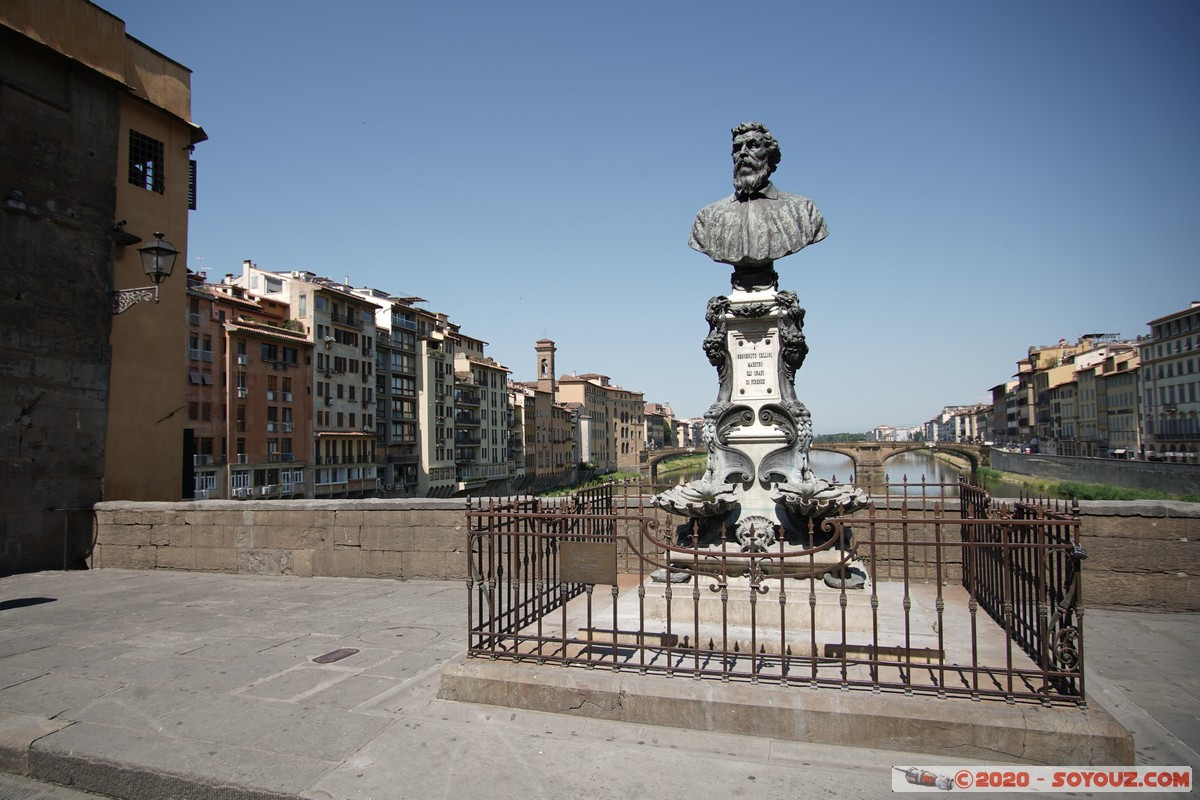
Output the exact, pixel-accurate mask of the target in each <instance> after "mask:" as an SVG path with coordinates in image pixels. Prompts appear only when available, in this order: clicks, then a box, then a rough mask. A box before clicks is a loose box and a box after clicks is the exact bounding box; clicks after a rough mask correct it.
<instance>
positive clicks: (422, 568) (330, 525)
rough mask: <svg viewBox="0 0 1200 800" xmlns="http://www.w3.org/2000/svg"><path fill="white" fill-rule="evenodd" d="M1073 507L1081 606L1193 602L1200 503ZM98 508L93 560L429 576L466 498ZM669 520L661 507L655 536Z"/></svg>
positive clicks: (446, 556) (135, 565) (449, 566)
mask: <svg viewBox="0 0 1200 800" xmlns="http://www.w3.org/2000/svg"><path fill="white" fill-rule="evenodd" d="M630 512H631V513H630V516H633V509H630ZM877 513H878V514H879V516H884V515H885V514H886V515H894V514H895V513H898V511H897V510H895V509H879V510H878V512H877ZM1080 514H1081V520H1082V528H1081V530H1082V534H1081V539H1082V544H1083V547H1084V549H1085V550H1086V551H1087V559H1086V560H1085V561H1084V562H1083V569H1084V572H1083V576H1084V577H1083V604H1084V607H1085V608H1086V607H1095V608H1119V607H1123V606H1129V607H1133V608H1139V609H1143V610H1161V611H1196V610H1200V505H1197V504H1193V503H1173V502H1158V501H1136V502H1083V503H1080ZM95 516H96V544H95V547H94V550H93V553H92V557H91V566H92V567H99V568H103V567H120V568H125V569H185V570H202V571H212V572H235V573H248V574H254V575H299V576H336V577H363V578H404V579H409V578H426V579H437V580H466V576H467V529H466V502H465V501H463V500H437V499H412V500H293V501H268V500H247V501H232V500H231V501H220V500H213V501H205V502H185V503H131V502H107V503H100V504H98V505H97V506H96V510H95ZM861 516H862V515H861V514H860V515H859V518H858V519H852V520H851V521H850V524H851V528H855V527H862V526H864V525H865V522H866V521H865V519H862V518H861ZM669 524H670V520H669V518H665V517H662V516H661V515H660V523H659V527H658V531H659V534H658V535H663V532H665V531H666V530H668V528H667V526H668V525H669ZM920 527H922V528H925V527H926V526H920ZM892 528H895V526H892ZM892 528H888V527H887V526H883V527H881V528H880V529H879V530H877V532H876V537H877V539H878V540H881V541H886V540H889V539H890V540H893V541H899V540H901V539H907V540H908V541H910V542H918V541H920V542H926V541H928V540H930V538H931V536H932V533H931V532H930V531H929V530H919V531H918V530H916V529H915V528H910V529H908V530H900V529H892ZM617 533H618V535H621V536H622V537H628V538H629V540H630V541H633V542H640V538H639V533H638V524H637V522H636V520H634V519H626V520H624V521H622V522H620V523H618V525H617ZM858 535H859V536H861V537H865V536H866V532H865V531H863V532H862V533H860V534H858ZM958 535H959V534H958V526H957V525H955V524H954V523H953V519H947V520H946V525H945V527H944V529H943V531H942V537H943V541H946V540H957V537H958ZM636 549H637V548H634V549H631V548H629V547H628V546H625V545H624V543H623V542H622V543H621V546H619V547H618V568H619V569H620V570H621V571H623V572H626V573H636V572H637V571H638V560H639V556H638V555H637V552H636ZM897 552H899V548H892V552H884V550H883V549H882V548H881V549H880V550H879V552H877V553H876V557H877V558H878V559H879V561H880V564H879V565H878V569H879V570H880V574H881V575H883V576H884V579H888V580H899V579H901V578H902V576H903V567H904V565H902V564H900V563H899V561H898V558H897V555H896V554H897ZM910 553H911V558H910V560H909V563H908V564H907V568H908V574H909V579H910V580H914V581H918V582H928V581H933V580H937V579H938V574H937V571H936V569H935V568H934V566H933V563H934V559H933V557H932V553H933V549H932V548H931V547H929V546H928V545H926V546H919V547H915V548H911V550H910ZM653 555H657V554H652V557H653ZM960 560H961V557H960V555H959V554H958V551H957V550H956V549H955V548H949V549H948V550H947V558H946V560H945V564H944V565H943V571H942V574H941V580H942V581H944V582H946V583H951V582H955V581H958V580H960V579H961V564H960V563H959V562H960ZM652 569H653V567H652V566H651V567H649V568H647V570H646V572H647V573H648V572H650V571H652Z"/></svg>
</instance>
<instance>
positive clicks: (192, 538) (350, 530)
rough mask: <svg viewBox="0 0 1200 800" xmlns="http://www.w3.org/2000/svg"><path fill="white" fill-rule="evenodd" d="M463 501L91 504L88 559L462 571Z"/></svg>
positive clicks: (462, 574)
mask: <svg viewBox="0 0 1200 800" xmlns="http://www.w3.org/2000/svg"><path fill="white" fill-rule="evenodd" d="M465 512H466V502H465V501H464V500H436V499H410V500H293V501H272V500H245V501H237V500H231V501H221V500H210V501H203V502H182V503H132V502H106V503H98V504H97V505H96V507H95V513H96V543H95V546H94V548H93V551H92V557H91V566H92V567H98V568H104V567H111V568H116V567H119V568H122V569H182V570H197V571H204V572H233V573H247V574H252V575H297V576H301V577H312V576H317V577H361V578H404V579H411V578H425V579H434V580H459V579H465V578H466V574H467V571H466V567H467V559H466V549H467V533H466V516H465Z"/></svg>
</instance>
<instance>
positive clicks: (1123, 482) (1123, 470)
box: [991, 450, 1200, 494]
mask: <svg viewBox="0 0 1200 800" xmlns="http://www.w3.org/2000/svg"><path fill="white" fill-rule="evenodd" d="M991 467H992V469H996V470H1000V471H1001V472H1012V473H1015V474H1017V475H1028V476H1029V477H1031V478H1041V479H1044V480H1050V481H1077V482H1079V483H1099V484H1104V485H1107V486H1120V487H1121V488H1124V489H1158V490H1161V491H1164V492H1169V493H1171V494H1200V464H1168V463H1165V462H1161V461H1124V460H1120V459H1115V458H1076V457H1073V456H1045V455H1040V454H1036V453H1035V454H1026V453H1010V452H1008V451H1005V450H992V452H991Z"/></svg>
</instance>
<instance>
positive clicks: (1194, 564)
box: [1079, 500, 1200, 611]
mask: <svg viewBox="0 0 1200 800" xmlns="http://www.w3.org/2000/svg"><path fill="white" fill-rule="evenodd" d="M1079 507H1080V508H1079V510H1080V516H1081V518H1082V520H1083V527H1082V531H1083V537H1082V538H1083V547H1084V549H1085V550H1086V551H1087V559H1086V560H1085V561H1084V562H1083V605H1084V607H1089V606H1093V607H1101V608H1118V607H1122V606H1132V607H1135V608H1140V609H1144V610H1158V611H1200V504H1197V503H1175V502H1164V501H1156V500H1136V501H1126V502H1106V501H1099V500H1092V501H1081V502H1080V504H1079Z"/></svg>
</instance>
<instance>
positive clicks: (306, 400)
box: [185, 274, 312, 500]
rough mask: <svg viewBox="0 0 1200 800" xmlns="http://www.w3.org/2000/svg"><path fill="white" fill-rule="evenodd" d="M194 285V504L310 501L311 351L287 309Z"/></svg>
mask: <svg viewBox="0 0 1200 800" xmlns="http://www.w3.org/2000/svg"><path fill="white" fill-rule="evenodd" d="M188 279H189V286H188V328H189V333H188V350H187V357H188V375H187V383H186V385H185V399H186V401H187V406H188V414H187V417H188V426H189V428H188V429H187V430H189V431H191V438H192V447H191V448H190V450H189V452H190V453H191V464H190V465H185V470H187V471H188V472H190V473H191V475H192V486H193V491H192V495H191V496H192V497H193V498H194V499H198V500H204V499H217V498H243V499H244V498H250V497H254V498H258V499H263V498H271V497H305V496H309V495H310V493H311V491H312V487H311V485H308V484H307V481H306V478H307V477H308V473H307V472H306V467H307V466H308V465H309V460H310V450H311V438H310V437H311V419H312V390H311V383H310V380H309V376H310V371H309V368H308V366H307V365H308V364H310V363H311V361H312V343H311V342H309V341H308V340H307V338H306V337H305V335H304V334H303V333H301V332H299V331H298V330H296V328H298V327H299V326H298V325H294V324H292V323H289V321H288V312H289V309H288V306H287V304H285V303H282V302H279V301H276V300H270V299H266V298H259V297H256V296H254V295H252V294H248V293H247V292H246V291H245V290H243V289H242V288H241V287H240V286H227V285H212V284H206V283H204V282H203V279H204V276H203V275H202V274H201V275H189V276H188ZM189 466H190V469H187V468H188V467H189Z"/></svg>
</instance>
